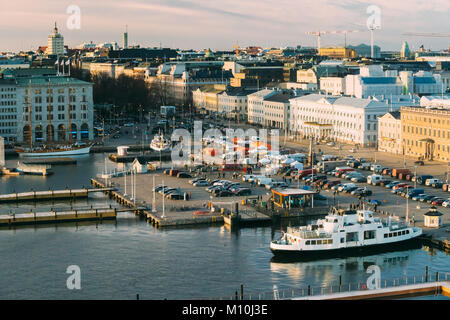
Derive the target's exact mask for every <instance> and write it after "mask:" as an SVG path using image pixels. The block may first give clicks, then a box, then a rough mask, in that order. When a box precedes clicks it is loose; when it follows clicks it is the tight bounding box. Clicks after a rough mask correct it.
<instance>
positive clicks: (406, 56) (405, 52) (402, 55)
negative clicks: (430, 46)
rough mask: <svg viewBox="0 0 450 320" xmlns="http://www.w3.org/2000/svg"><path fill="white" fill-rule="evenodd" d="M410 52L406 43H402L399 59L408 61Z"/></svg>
mask: <svg viewBox="0 0 450 320" xmlns="http://www.w3.org/2000/svg"><path fill="white" fill-rule="evenodd" d="M410 56H411V51H410V50H409V46H408V42H406V41H403V44H402V48H401V50H400V58H402V59H409V57H410Z"/></svg>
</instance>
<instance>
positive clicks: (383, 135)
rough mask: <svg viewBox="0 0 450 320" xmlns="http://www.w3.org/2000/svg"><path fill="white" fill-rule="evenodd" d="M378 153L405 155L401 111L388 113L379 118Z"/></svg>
mask: <svg viewBox="0 0 450 320" xmlns="http://www.w3.org/2000/svg"><path fill="white" fill-rule="evenodd" d="M378 151H383V152H388V153H393V154H403V150H402V121H401V117H400V111H394V112H388V113H386V114H385V115H383V116H381V117H379V118H378Z"/></svg>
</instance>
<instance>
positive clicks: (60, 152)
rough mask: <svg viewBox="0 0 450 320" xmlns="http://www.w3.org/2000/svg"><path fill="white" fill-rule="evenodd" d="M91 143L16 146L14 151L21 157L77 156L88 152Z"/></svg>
mask: <svg viewBox="0 0 450 320" xmlns="http://www.w3.org/2000/svg"><path fill="white" fill-rule="evenodd" d="M91 148H92V145H87V146H85V145H77V144H74V145H70V146H69V145H67V146H58V147H51V148H16V152H17V153H18V154H19V156H20V157H22V158H37V157H62V156H77V155H84V154H89V153H90V152H91Z"/></svg>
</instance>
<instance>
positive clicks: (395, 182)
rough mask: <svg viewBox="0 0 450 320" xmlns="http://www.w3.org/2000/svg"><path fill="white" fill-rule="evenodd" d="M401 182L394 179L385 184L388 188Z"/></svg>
mask: <svg viewBox="0 0 450 320" xmlns="http://www.w3.org/2000/svg"><path fill="white" fill-rule="evenodd" d="M399 183H401V182H400V181H392V182H391V183H388V184H387V185H385V186H384V187H385V188H387V189H392V188H393V187H395V186H396V185H398V184H399Z"/></svg>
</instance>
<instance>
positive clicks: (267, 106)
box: [263, 92, 293, 131]
mask: <svg viewBox="0 0 450 320" xmlns="http://www.w3.org/2000/svg"><path fill="white" fill-rule="evenodd" d="M292 97H293V95H292V94H291V93H284V92H280V93H277V94H275V95H272V96H270V97H268V98H266V99H264V102H263V107H264V108H263V110H264V126H265V127H269V128H274V129H275V128H278V129H282V130H283V131H284V130H286V129H287V125H288V120H289V99H291V98H292Z"/></svg>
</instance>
